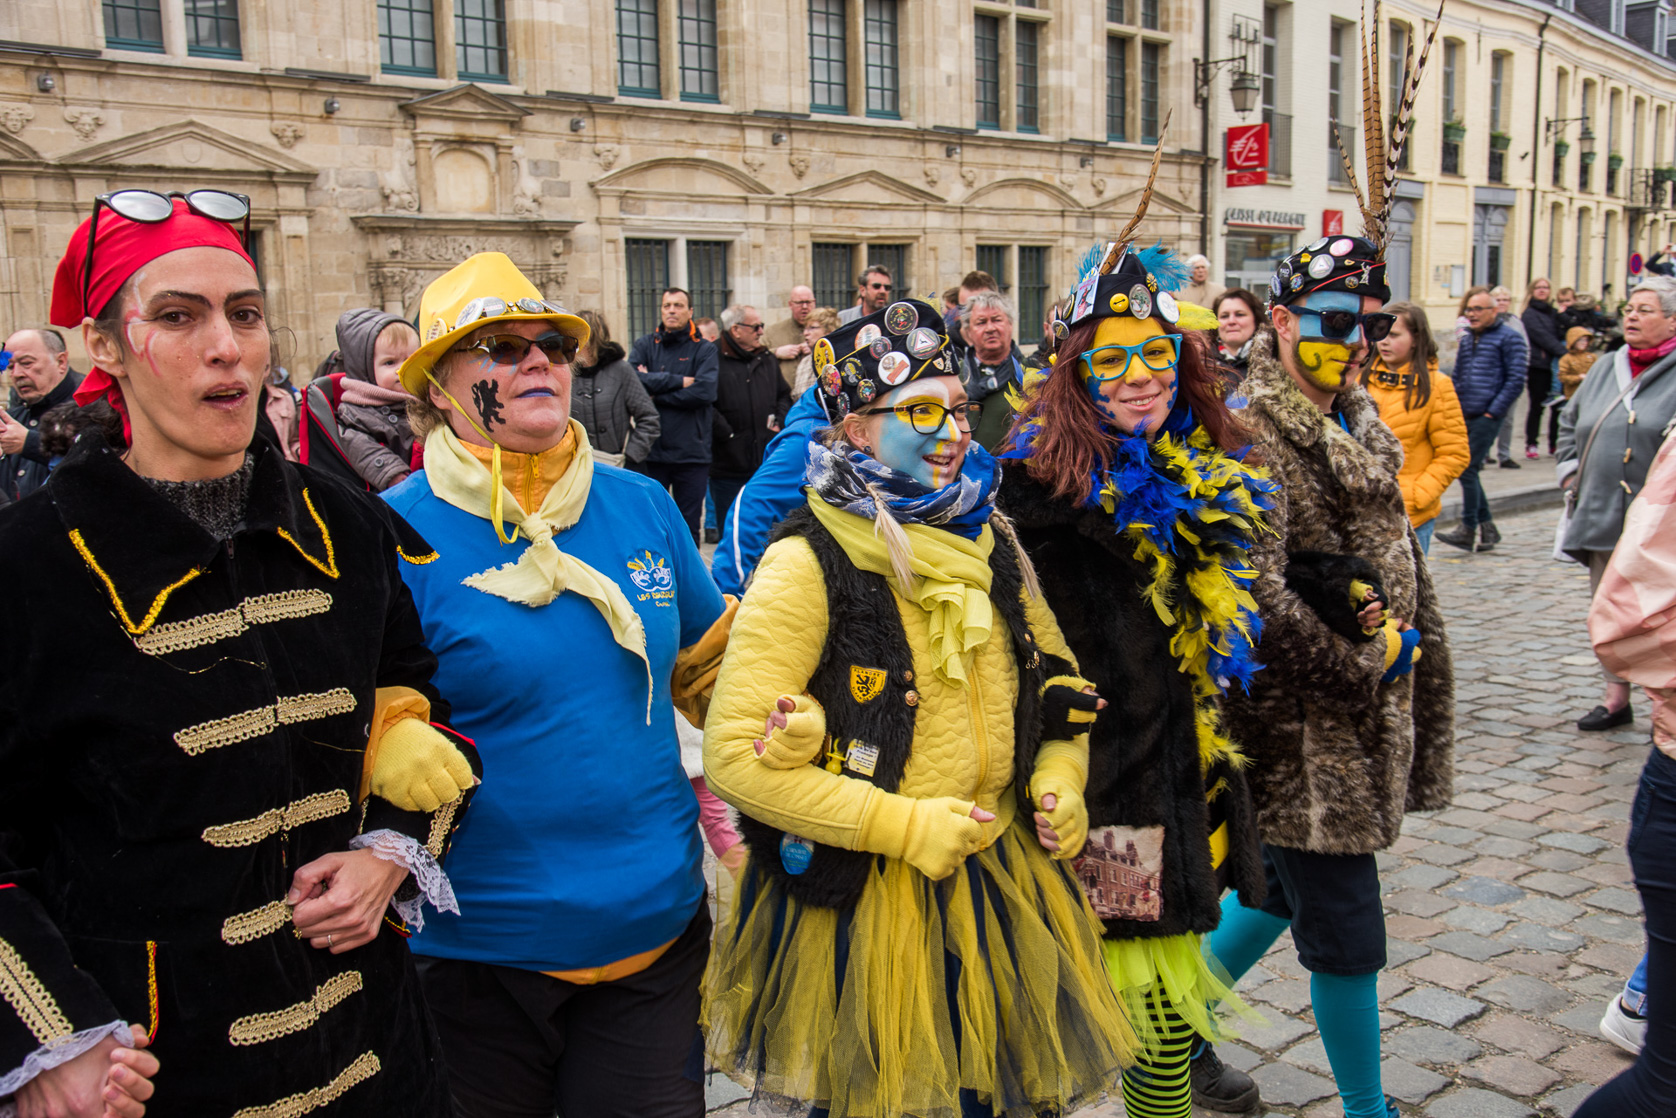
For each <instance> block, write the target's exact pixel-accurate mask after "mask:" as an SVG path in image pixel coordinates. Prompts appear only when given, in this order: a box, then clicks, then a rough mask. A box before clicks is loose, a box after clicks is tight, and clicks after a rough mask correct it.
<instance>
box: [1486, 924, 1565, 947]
mask: <svg viewBox="0 0 1676 1118" xmlns="http://www.w3.org/2000/svg"><path fill="white" fill-rule="evenodd" d="M1496 942H1497V943H1505V944H1509V945H1511V946H1513V947H1521V948H1524V949H1525V950H1527V951H1576V950H1577V949H1578V948H1579V947H1582V946H1583V937H1582V936H1580V935H1578V934H1577V933H1575V932H1566V931H1561V930H1560V929H1559V928H1545V927H1543V926H1542V925H1541V924H1525V923H1520V924H1515V925H1513V927H1511V928H1509V929H1508V930H1507V931H1506V932H1505V933H1503V934H1502V935H1500V936H1497V937H1496Z"/></svg>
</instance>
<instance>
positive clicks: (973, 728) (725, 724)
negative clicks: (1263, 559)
mask: <svg viewBox="0 0 1676 1118" xmlns="http://www.w3.org/2000/svg"><path fill="white" fill-rule="evenodd" d="M995 546H997V547H1007V546H1009V545H1008V544H1007V543H1006V542H1005V541H1003V540H999V539H998V540H997V541H996V545H995ZM893 596H894V597H895V599H896V607H897V610H898V612H899V613H900V614H901V617H902V626H903V628H904V629H905V630H906V631H907V634H908V644H909V646H910V648H911V649H912V651H913V658H914V678H915V680H916V681H917V683H916V687H917V690H918V691H919V695H920V702H919V705H918V710H917V715H916V717H915V719H914V740H913V755H912V757H911V758H910V760H909V762H908V768H907V771H906V773H904V775H903V778H902V783H901V786H900V791H898V792H885V791H883V790H881V789H879V788H877V787H875V786H874V785H872V784H870V783H868V782H867V781H864V780H855V779H852V778H850V777H846V776H840V775H836V774H833V773H829V772H827V771H826V770H825V769H823V768H821V767H820V766H818V765H800V766H797V767H795V768H790V769H783V768H774V767H771V766H769V765H766V764H763V763H762V761H761V760H760V759H759V758H758V757H757V755H756V751H755V749H754V747H753V745H752V743H753V742H754V741H755V740H756V739H757V738H760V737H762V736H763V720H764V719H765V718H766V717H767V715H768V712H769V711H771V710H772V709H774V703H775V700H777V699H778V698H779V697H780V696H781V695H798V694H801V693H802V691H803V689H804V688H805V687H806V686H807V685H808V683H809V680H810V678H811V677H812V676H813V675H814V673H815V668H816V666H817V665H818V664H819V662H820V657H821V650H822V648H823V647H824V646H825V644H826V633H827V621H828V614H827V606H826V586H825V583H824V580H823V579H822V576H821V569H820V563H819V561H818V560H817V559H816V558H815V553H814V551H813V550H811V549H810V547H809V545H808V543H806V542H805V541H804V540H803V539H802V538H800V537H796V536H793V537H788V538H786V539H783V540H780V541H778V542H776V543H774V544H773V545H771V546H770V547H769V548H768V550H767V551H766V552H765V553H764V554H763V557H762V562H761V563H760V564H759V565H758V567H757V569H756V574H755V576H754V577H753V579H752V582H751V586H750V590H749V591H748V592H747V593H746V595H745V600H744V601H743V602H742V603H741V604H740V606H739V613H738V616H737V617H736V618H735V619H734V623H733V632H732V635H731V636H730V637H729V640H728V646H727V655H726V657H725V659H724V660H723V661H722V667H721V673H720V675H719V676H718V678H717V680H716V690H715V693H714V695H713V696H712V698H711V702H710V713H709V717H708V719H707V720H706V722H705V731H704V775H705V779H706V780H707V781H708V783H709V785H710V789H711V791H713V792H715V793H716V795H718V796H720V797H721V798H722V799H724V800H726V801H727V802H728V803H730V804H733V805H734V806H735V807H738V808H739V809H740V810H742V811H744V812H746V813H748V814H750V815H751V816H752V817H754V818H756V819H760V820H762V821H763V822H765V823H768V824H770V825H771V826H774V827H777V828H779V829H781V830H786V831H790V832H792V833H794V834H798V835H803V836H805V837H808V838H811V839H813V840H815V841H816V842H821V843H826V844H828V845H831V846H839V847H843V848H845V849H850V850H854V849H860V848H861V846H860V838H861V836H862V835H863V834H864V833H867V834H868V838H869V842H868V845H867V847H866V848H867V849H870V850H872V851H873V852H875V853H879V854H884V855H887V856H889V857H898V858H899V857H901V856H902V849H901V844H902V843H903V842H904V841H905V840H906V835H904V834H901V833H900V830H901V828H899V827H897V826H896V821H898V820H900V821H902V822H904V823H905V821H906V816H907V811H906V810H905V809H907V808H910V807H911V804H908V803H906V802H904V801H905V800H906V799H929V798H932V797H937V796H955V797H958V798H960V799H965V800H971V801H973V802H975V803H976V804H977V805H978V806H979V807H981V808H983V809H984V810H986V811H989V812H993V813H994V814H995V816H996V818H995V820H994V822H992V823H986V824H984V837H983V845H984V846H985V847H988V846H989V845H990V844H992V843H993V842H995V841H996V840H997V839H998V838H1000V837H1001V834H1002V833H1003V832H1004V831H1005V830H1006V828H1007V826H1008V824H1009V823H1011V822H1012V820H1013V818H1014V816H1015V815H1016V814H1017V801H1016V798H1015V796H1014V795H1013V793H1012V786H1013V708H1014V703H1015V700H1016V698H1017V695H1018V666H1017V663H1016V661H1015V660H1014V657H1013V652H1012V636H1011V635H1010V634H1009V633H1008V631H1007V626H1006V623H1005V622H1004V621H1002V620H1001V618H1000V617H999V616H996V617H995V619H994V624H993V625H992V626H991V629H990V636H989V640H988V642H987V643H986V644H984V645H981V646H980V647H978V648H976V649H974V650H973V651H972V652H969V653H967V654H966V677H967V679H968V681H970V686H968V687H957V686H954V685H952V684H950V683H947V682H945V681H944V680H943V679H941V678H940V677H939V676H938V675H937V673H936V671H935V661H934V660H933V659H932V658H931V655H930V652H929V648H930V626H929V623H928V619H929V617H930V615H929V614H928V613H927V612H926V611H925V610H924V609H922V608H921V607H920V606H918V605H917V604H915V603H913V602H910V601H908V600H907V599H905V598H903V597H902V596H901V595H899V594H893ZM1025 615H1026V617H1027V618H1028V620H1029V624H1030V627H1031V629H1032V631H1033V632H1034V633H1035V636H1036V642H1037V645H1038V647H1040V648H1041V650H1042V651H1043V652H1046V653H1049V654H1052V655H1054V656H1059V657H1062V658H1064V659H1065V660H1068V661H1070V662H1072V663H1075V661H1076V658H1075V657H1074V656H1072V655H1071V650H1070V649H1069V648H1067V647H1066V645H1065V637H1064V635H1063V634H1062V633H1061V632H1060V631H1059V623H1058V622H1057V621H1055V620H1054V617H1053V612H1052V611H1051V610H1050V609H1048V606H1047V603H1046V602H1044V601H1043V600H1041V599H1039V598H1030V597H1029V596H1028V595H1025ZM1074 744H1075V745H1076V746H1078V747H1080V750H1081V765H1082V770H1083V773H1084V774H1086V772H1087V767H1088V737H1087V735H1086V734H1084V735H1080V736H1078V737H1077V738H1076V739H1075V742H1074ZM1042 745H1043V748H1044V750H1045V748H1046V746H1047V745H1048V743H1047V742H1043V743H1042ZM1079 790H1080V788H1079ZM870 831H871V833H869V832H870ZM881 832H882V833H881ZM881 839H882V841H881ZM893 844H894V848H881V847H892V846H893Z"/></svg>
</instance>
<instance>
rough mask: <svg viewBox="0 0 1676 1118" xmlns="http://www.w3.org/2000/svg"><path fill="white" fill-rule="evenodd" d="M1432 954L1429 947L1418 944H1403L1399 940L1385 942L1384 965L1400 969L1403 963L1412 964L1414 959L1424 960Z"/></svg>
mask: <svg viewBox="0 0 1676 1118" xmlns="http://www.w3.org/2000/svg"><path fill="white" fill-rule="evenodd" d="M1431 953H1432V949H1431V948H1430V947H1425V946H1422V945H1421V944H1418V943H1404V942H1403V941H1402V940H1400V939H1387V940H1386V941H1385V965H1386V966H1387V967H1390V968H1395V967H1400V966H1402V965H1403V964H1404V963H1412V962H1413V961H1414V960H1416V959H1422V958H1425V957H1426V956H1427V955H1430V954H1431Z"/></svg>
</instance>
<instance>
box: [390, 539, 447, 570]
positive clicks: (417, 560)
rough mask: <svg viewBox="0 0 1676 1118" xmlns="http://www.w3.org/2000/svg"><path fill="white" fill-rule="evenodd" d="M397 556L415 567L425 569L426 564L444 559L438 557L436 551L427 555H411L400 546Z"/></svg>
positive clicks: (397, 549)
mask: <svg viewBox="0 0 1676 1118" xmlns="http://www.w3.org/2000/svg"><path fill="white" fill-rule="evenodd" d="M396 554H397V555H399V556H401V557H402V558H403V559H405V560H407V561H408V562H409V563H412V564H413V565H414V566H415V567H423V566H424V565H425V564H426V563H435V562H436V561H437V560H438V559H441V558H442V556H440V555H438V554H437V553H436V552H434V551H432V552H430V553H429V554H426V555H409V554H408V553H407V552H405V551H403V550H402V548H401V545H400V544H397V545H396Z"/></svg>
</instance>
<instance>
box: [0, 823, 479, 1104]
mask: <svg viewBox="0 0 1676 1118" xmlns="http://www.w3.org/2000/svg"><path fill="white" fill-rule="evenodd" d="M349 848H350V849H351V850H370V851H372V852H373V853H374V854H376V855H377V856H378V857H380V858H383V859H384V860H385V861H386V862H395V863H397V864H399V865H403V866H406V867H407V872H408V873H410V874H412V875H413V883H414V884H415V885H416V886H418V887H419V895H418V896H415V897H409V898H408V899H407V900H405V901H398V900H396V899H395V898H394V897H392V898H391V899H390V907H391V908H393V909H395V910H396V914H397V915H398V916H400V917H401V918H402V919H403V920H404V921H406V922H407V925H408V927H409V928H411V929H412V930H413V931H415V932H422V931H424V930H425V914H424V911H423V902H425V901H429V902H431V906H432V907H433V908H435V909H436V910H437V911H438V912H452V913H453V914H454V915H456V916H458V915H459V914H460V902H459V901H457V900H455V899H454V887H453V886H452V885H450V884H449V883H448V875H447V874H445V873H443V872H442V867H441V866H439V865H437V861H436V859H435V858H433V857H431V852H430V851H429V850H426V849H425V848H424V846H422V845H421V844H420V843H419V841H418V840H417V839H414V838H411V837H409V836H407V835H404V834H402V833H401V832H400V831H392V830H389V829H388V828H386V829H383V830H378V831H368V832H367V833H366V834H364V835H356V836H355V837H354V838H352V839H350V840H349ZM0 1118H4V1116H3V1115H0Z"/></svg>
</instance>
